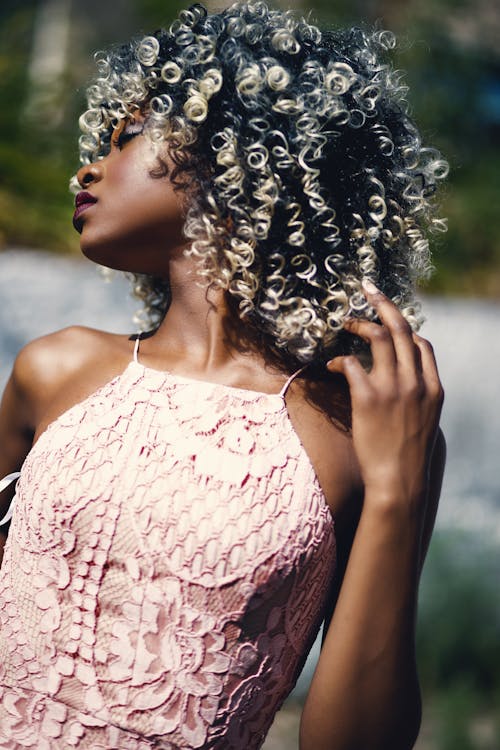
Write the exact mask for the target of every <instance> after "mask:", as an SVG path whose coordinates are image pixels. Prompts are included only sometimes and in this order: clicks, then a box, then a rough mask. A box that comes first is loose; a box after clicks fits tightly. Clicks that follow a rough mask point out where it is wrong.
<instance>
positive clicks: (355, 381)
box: [326, 354, 366, 387]
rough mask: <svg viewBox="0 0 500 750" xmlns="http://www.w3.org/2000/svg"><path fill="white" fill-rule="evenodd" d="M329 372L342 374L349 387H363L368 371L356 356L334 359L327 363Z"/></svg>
mask: <svg viewBox="0 0 500 750" xmlns="http://www.w3.org/2000/svg"><path fill="white" fill-rule="evenodd" d="M326 368H327V370H328V371H329V372H340V373H342V375H344V377H345V378H346V380H347V382H348V383H349V386H350V387H352V386H356V385H361V383H364V382H365V380H366V371H365V369H364V367H363V365H362V364H361V362H360V361H359V360H358V359H357V357H355V356H354V355H352V354H350V355H346V356H341V357H334V359H331V360H330V361H329V362H327V363H326Z"/></svg>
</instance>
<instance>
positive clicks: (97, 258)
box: [80, 239, 168, 278]
mask: <svg viewBox="0 0 500 750" xmlns="http://www.w3.org/2000/svg"><path fill="white" fill-rule="evenodd" d="M80 249H81V251H82V254H83V255H84V256H85V257H86V258H88V259H89V260H91V261H92V262H93V263H97V264H98V265H100V266H105V267H106V268H112V269H113V270H114V271H124V272H126V273H141V274H146V275H148V276H158V277H160V278H168V272H167V270H166V269H165V268H162V267H161V264H159V263H158V259H157V258H155V259H151V258H150V259H148V258H144V257H143V258H138V257H137V252H134V253H133V254H132V253H130V254H128V253H126V252H124V251H123V248H120V249H114V248H110V247H109V245H107V246H106V247H96V246H95V245H93V244H90V243H86V242H84V241H83V239H82V240H81V241H80ZM148 260H149V262H148ZM155 261H156V262H155Z"/></svg>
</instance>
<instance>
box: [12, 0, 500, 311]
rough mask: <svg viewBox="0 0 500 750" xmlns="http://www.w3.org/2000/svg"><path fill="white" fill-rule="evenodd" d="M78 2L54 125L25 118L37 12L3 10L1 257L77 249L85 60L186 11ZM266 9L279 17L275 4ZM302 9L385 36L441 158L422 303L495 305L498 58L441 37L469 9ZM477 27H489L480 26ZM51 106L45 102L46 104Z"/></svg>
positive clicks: (433, 1)
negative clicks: (440, 297) (443, 225)
mask: <svg viewBox="0 0 500 750" xmlns="http://www.w3.org/2000/svg"><path fill="white" fill-rule="evenodd" d="M89 2H90V3H91V5H92V4H93V15H95V18H93V22H92V24H87V25H85V24H82V21H83V20H84V19H83V16H82V17H81V18H80V17H79V14H80V13H81V12H82V7H83V6H81V5H79V4H77V3H76V2H73V9H72V14H73V25H74V33H75V36H74V40H73V43H72V55H71V58H70V61H71V65H68V69H67V71H66V73H65V74H64V79H63V80H62V81H60V85H59V87H58V91H57V92H56V93H55V94H54V95H53V97H54V98H53V99H52V101H51V107H52V109H53V110H56V111H57V112H59V114H60V116H59V117H58V118H56V119H57V122H55V123H52V122H50V121H49V120H47V119H46V118H45V117H44V115H43V112H39V113H38V115H37V116H34V115H33V112H31V113H29V111H27V108H26V104H27V101H28V99H29V93H30V91H29V76H28V68H29V63H30V54H31V50H32V38H33V31H34V28H35V25H36V23H37V21H36V19H37V16H36V15H35V12H36V9H37V6H39V4H37V3H36V2H35V0H27V1H26V2H24V3H17V2H14V0H6V2H4V3H2V7H1V9H0V96H1V97H2V107H0V143H1V144H2V146H1V147H0V246H1V245H2V244H4V245H16V244H23V245H30V246H34V247H44V248H49V249H52V250H61V251H71V250H75V249H76V248H77V238H76V237H75V235H74V231H73V229H72V227H71V221H70V220H71V197H70V196H69V194H68V192H67V185H68V179H69V177H70V175H71V174H72V173H73V172H74V171H75V169H76V165H77V162H76V160H77V148H76V143H77V138H78V127H77V115H78V113H79V112H80V111H82V109H83V106H84V105H83V90H84V87H85V82H86V80H87V79H88V77H89V75H91V70H92V68H91V65H90V63H89V60H90V56H91V53H92V51H93V50H95V49H97V48H99V47H101V46H103V45H104V46H107V45H109V44H110V43H111V42H112V41H122V40H124V39H127V38H129V37H130V36H132V35H134V34H136V33H138V32H139V31H147V30H149V29H153V28H157V27H159V26H161V25H165V24H167V23H168V22H169V21H170V20H172V19H173V18H174V17H175V15H176V14H177V12H178V11H179V10H180V9H181V8H182V7H185V5H187V4H188V3H185V2H183V1H182V0H118V11H119V12H117V11H116V6H115V4H112V5H113V7H111V6H110V5H109V4H105V3H104V4H102V3H101V4H100V3H98V2H97V0H89ZM308 3H310V5H308ZM275 4H276V5H278V6H280V7H286V6H287V2H286V0H279V1H277V2H276V3H275ZM222 5H224V4H222ZM291 5H293V6H294V7H295V5H296V4H295V3H293V4H291ZM85 7H86V6H85ZM211 7H214V6H211ZM216 7H219V6H216ZM308 7H311V8H312V11H311V18H312V20H313V21H316V22H318V23H320V25H339V24H349V23H356V24H358V25H359V24H361V25H365V26H368V27H371V26H372V25H373V24H374V23H378V24H379V25H380V26H381V27H387V28H391V29H393V30H394V31H396V34H397V36H398V38H399V41H400V46H399V50H398V51H397V52H396V53H395V55H394V62H395V65H396V67H398V68H402V69H404V70H406V71H407V75H406V78H407V81H408V84H409V86H410V99H411V101H412V106H413V113H414V116H415V119H416V121H417V122H418V124H419V126H420V127H421V129H422V131H423V133H424V139H425V141H427V142H429V143H431V144H433V145H437V146H438V147H440V148H441V149H442V151H443V153H444V155H445V157H446V158H447V159H448V160H449V162H450V166H451V175H450V179H449V184H448V187H447V189H446V191H445V192H444V193H443V196H442V210H441V215H443V216H447V217H448V219H449V232H448V234H447V235H444V236H438V237H437V238H435V239H434V240H433V243H434V244H433V248H434V263H435V265H436V267H437V270H438V272H437V274H436V275H435V276H434V277H433V278H432V279H431V280H430V282H428V284H427V287H426V291H427V292H439V293H446V292H450V293H455V294H485V295H488V296H495V297H498V296H500V240H499V238H498V231H497V227H498V218H497V215H498V208H497V207H498V206H499V205H500V182H499V180H498V174H499V171H500V154H499V153H498V149H497V147H496V143H497V141H498V135H499V133H500V122H498V121H497V122H495V121H494V118H493V120H492V119H491V117H490V119H488V114H487V112H485V107H484V100H485V96H484V94H485V91H486V89H485V87H487V85H488V81H493V82H495V81H496V82H497V84H498V79H499V73H498V69H499V65H498V48H497V47H494V45H493V46H491V45H490V47H489V48H488V47H486V46H485V45H482V40H483V36H484V37H485V38H486V37H487V34H486V33H485V34H482V33H481V28H480V25H479V27H478V28H479V32H478V34H477V39H476V43H475V44H470V45H469V46H468V47H467V48H466V47H464V46H462V45H460V44H459V43H458V42H456V41H453V38H452V34H451V32H450V28H451V19H452V18H453V19H455V18H456V14H457V13H458V12H460V13H462V14H464V13H469V15H470V16H471V18H472V17H474V19H475V22H476V21H477V16H478V12H476V7H475V5H474V4H473V3H472V0H461V1H460V3H457V2H456V0H418V2H417V0H408V2H407V3H404V4H401V3H398V2H396V0H336V2H335V3H334V4H332V3H330V2H328V0H317V1H316V2H314V3H313V2H311V0H304V6H303V7H302V10H303V11H304V12H307V11H308ZM498 15H499V17H500V9H499V10H498ZM485 18H486V17H485ZM488 19H489V20H488ZM484 23H486V24H488V23H490V24H491V17H487V19H486V21H484ZM499 24H500V21H499ZM487 30H488V29H486V28H485V31H487ZM486 93H487V91H486ZM50 95H51V94H50V92H47V96H48V97H49V99H50Z"/></svg>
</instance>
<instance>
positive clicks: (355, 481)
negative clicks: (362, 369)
mask: <svg viewBox="0 0 500 750" xmlns="http://www.w3.org/2000/svg"><path fill="white" fill-rule="evenodd" d="M287 408H288V413H289V416H290V420H291V422H292V425H293V427H294V429H295V431H296V432H297V434H298V436H299V438H300V440H301V442H302V445H303V446H304V449H305V450H306V453H307V454H308V456H309V459H310V461H311V464H312V466H313V468H314V470H315V473H316V476H317V478H318V480H319V483H320V485H321V488H322V490H323V494H324V496H325V499H326V501H327V503H328V506H329V508H330V511H331V513H332V516H333V518H334V519H335V522H336V524H337V526H339V525H341V526H346V527H348V526H351V525H352V524H353V523H355V521H356V520H357V515H358V512H359V509H360V506H361V501H362V496H363V483H362V479H361V473H360V469H359V464H358V461H357V457H356V453H355V451H354V448H353V444H352V434H351V429H350V426H351V405H350V398H349V388H348V385H347V382H346V380H345V378H344V377H343V376H339V375H337V374H335V375H332V374H330V373H326V372H325V374H324V377H321V378H319V379H318V378H314V379H308V378H304V379H300V380H299V379H297V380H296V381H294V383H293V384H292V387H291V388H290V391H289V393H288V395H287Z"/></svg>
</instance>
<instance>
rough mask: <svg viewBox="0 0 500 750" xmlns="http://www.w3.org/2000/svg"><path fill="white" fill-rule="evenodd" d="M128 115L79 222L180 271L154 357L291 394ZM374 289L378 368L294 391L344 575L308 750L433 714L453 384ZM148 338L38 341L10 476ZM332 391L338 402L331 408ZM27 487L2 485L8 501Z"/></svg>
mask: <svg viewBox="0 0 500 750" xmlns="http://www.w3.org/2000/svg"><path fill="white" fill-rule="evenodd" d="M136 124H137V123H136ZM127 127H129V126H125V131H124V132H125V137H122V139H121V140H120V135H121V131H120V130H117V131H115V133H114V135H113V141H112V146H111V151H110V153H109V154H108V156H106V157H105V158H104V159H102V160H101V161H99V162H97V163H96V164H92V165H89V166H85V167H82V169H81V170H80V171H79V173H78V179H79V182H80V184H81V186H82V189H84V190H87V191H89V192H90V193H91V194H92V195H93V196H94V197H96V198H97V199H98V200H97V203H96V204H94V205H92V206H91V207H90V208H88V209H87V210H86V211H84V212H83V213H82V215H81V217H80V219H79V221H78V222H77V228H78V230H79V231H80V232H81V246H82V251H83V252H84V253H85V255H87V257H89V258H91V259H92V260H95V261H97V262H100V263H105V264H106V265H108V266H110V267H113V268H119V269H126V270H129V271H136V272H149V273H154V274H155V275H165V277H168V278H169V280H170V285H171V290H172V304H171V307H170V308H169V311H168V314H167V315H166V317H165V319H164V321H163V322H162V324H161V325H160V328H159V329H158V331H157V332H156V333H155V334H154V335H153V336H151V337H150V338H147V339H145V340H144V341H143V342H142V343H141V349H140V361H141V362H142V363H143V364H144V365H146V366H147V367H152V368H156V369H167V370H171V371H174V372H177V373H179V374H181V375H187V376H189V377H192V378H199V379H201V380H208V381H213V382H219V383H224V384H225V385H229V386H235V387H240V388H248V389H250V390H256V391H261V392H266V393H277V392H278V391H279V390H280V388H281V387H282V385H283V383H284V382H285V379H286V377H287V375H288V373H285V372H283V371H282V370H280V369H278V368H277V367H276V366H275V365H274V366H273V365H272V364H270V363H269V361H268V360H267V359H266V357H265V356H264V353H263V352H259V351H255V350H254V349H251V348H248V349H239V348H235V346H234V345H233V344H232V341H231V339H230V338H229V337H228V336H227V321H228V317H230V315H231V313H230V309H229V307H228V304H227V301H226V298H225V296H224V293H223V292H222V291H220V290H218V291H215V290H213V289H204V288H202V287H200V285H199V284H198V283H197V280H196V275H195V268H194V266H193V262H192V261H191V260H190V259H188V258H186V257H184V255H183V253H182V250H183V240H182V233H181V228H182V218H183V205H184V200H187V198H186V196H181V195H180V194H179V192H176V191H174V190H173V188H172V186H171V184H170V182H169V179H168V176H163V177H154V176H152V174H151V168H152V167H154V160H153V159H152V151H151V146H150V144H149V142H148V140H147V138H146V137H145V136H144V135H143V134H141V132H140V128H137V127H135V128H131V127H129V130H128V132H127ZM122 128H123V126H122ZM167 164H168V160H167ZM366 294H367V297H368V299H369V302H370V303H371V304H372V305H373V306H374V307H375V308H376V309H377V312H378V315H379V317H380V320H381V321H382V324H383V325H376V324H373V323H370V322H368V321H357V322H353V323H350V324H349V328H350V330H352V332H353V333H354V332H355V333H357V334H358V335H360V336H362V337H363V338H366V340H367V341H369V343H370V346H371V350H372V355H373V363H374V364H373V367H372V369H371V370H370V372H367V371H366V370H365V369H364V368H363V367H362V365H361V364H360V363H359V361H358V360H357V359H356V358H355V357H352V356H350V357H338V358H335V359H334V360H332V361H331V362H330V363H329V364H328V373H325V375H326V377H325V378H324V379H323V380H322V381H321V383H319V384H315V388H316V391H318V396H319V397H318V398H317V399H316V400H315V401H314V400H311V399H310V398H308V392H309V391H308V389H309V386H310V385H311V384H310V383H309V380H308V375H307V371H306V372H305V373H304V375H303V376H301V377H299V378H297V379H296V380H295V381H294V382H293V383H292V386H291V387H290V389H289V391H288V393H287V398H286V401H287V408H288V412H289V415H290V419H291V421H292V424H293V426H294V428H295V430H296V431H297V433H298V435H299V438H300V440H301V441H302V443H303V445H304V447H305V449H306V451H307V453H308V455H309V457H310V459H311V462H312V464H313V466H314V468H315V470H316V473H317V476H318V479H319V481H320V484H321V486H322V488H323V491H324V494H325V497H326V500H327V502H328V505H329V507H330V510H331V512H332V515H333V517H334V519H335V524H336V535H337V539H338V567H339V575H338V576H337V577H336V581H335V589H334V590H333V591H332V594H331V601H330V607H329V612H327V613H325V614H326V619H327V622H329V626H328V628H327V632H326V635H325V637H324V643H323V649H322V652H321V656H320V659H319V663H318V666H317V669H316V672H315V675H314V678H313V681H312V685H311V688H310V692H309V695H308V698H307V701H306V704H305V707H304V711H303V716H302V722H301V731H300V748H301V750H323V748H324V749H325V750H347V749H349V750H350V749H351V748H352V749H353V750H354V749H356V750H372V749H373V750H375V749H377V750H378V748H398V750H405V748H410V747H412V746H413V744H414V741H415V737H416V735H417V733H418V728H419V722H420V696H419V687H418V678H417V672H416V666H415V650H414V625H415V614H416V599H417V588H418V578H419V574H420V571H421V567H422V564H423V560H424V557H425V552H426V549H427V545H428V543H429V538H430V534H431V531H432V526H433V523H434V517H435V513H436V508H437V501H438V497H439V492H440V487H441V481H442V474H443V468H444V460H445V442H444V438H443V435H442V433H441V432H440V430H439V428H438V424H439V416H440V412H441V407H442V403H443V389H442V386H441V384H440V381H439V376H438V373H437V368H436V363H435V360H434V356H433V353H432V348H431V346H430V344H429V343H428V342H427V341H425V339H423V338H421V337H420V336H417V335H416V334H413V333H412V332H411V330H410V329H409V326H408V324H407V323H406V322H405V320H404V319H403V317H402V316H401V314H400V312H399V311H398V309H397V308H396V307H395V305H394V304H393V303H392V302H391V301H390V300H388V299H387V298H386V297H384V295H382V294H381V293H379V292H376V291H375V293H373V292H370V291H366ZM242 335H243V330H242ZM132 349H133V342H132V341H131V340H130V339H129V337H127V336H121V335H116V334H110V333H105V332H103V331H96V330H92V329H88V328H81V327H73V328H69V329H65V330H63V331H59V332H57V333H54V334H50V335H48V336H45V337H43V338H41V339H38V340H36V341H34V342H32V343H31V344H29V345H28V346H27V347H25V348H24V349H23V350H22V351H21V352H20V354H19V355H18V357H17V359H16V362H15V365H14V370H13V373H12V376H11V378H10V380H9V383H8V385H7V388H6V391H5V394H4V397H3V400H2V403H1V406H0V444H1V446H2V450H0V476H4V475H5V474H7V473H9V472H11V471H14V470H16V469H18V468H20V466H21V464H22V462H23V460H24V458H25V456H26V454H27V452H28V451H29V449H30V447H31V445H32V443H33V442H34V441H36V440H37V439H38V437H39V436H40V434H41V433H42V432H43V431H44V430H45V429H46V427H47V425H48V424H50V423H51V422H52V421H53V420H55V419H57V418H58V417H59V416H60V415H61V414H62V413H63V412H64V411H66V410H67V409H68V408H70V407H71V406H73V405H74V404H75V403H78V402H79V401H81V400H83V399H84V398H85V397H86V396H88V395H90V394H91V393H93V392H94V391H95V390H96V389H97V388H99V387H100V386H102V385H103V384H104V383H106V382H109V381H110V380H111V379H112V378H113V377H115V376H116V375H117V374H119V373H120V372H122V371H123V370H124V369H125V367H126V366H127V364H128V362H129V361H130V359H131V357H132ZM345 394H348V396H350V400H349V401H348V403H349V408H350V410H351V420H352V430H351V431H346V430H345V429H341V427H340V426H339V424H340V421H339V420H337V419H336V418H335V417H336V412H335V410H336V407H335V408H334V407H333V405H334V404H336V403H337V402H340V401H344V402H345V401H346V399H345ZM319 402H322V403H324V404H330V405H332V408H331V409H329V408H326V409H321V408H319V407H318V403H319ZM11 494H12V492H11V491H10V492H9V491H7V492H4V493H3V497H1V498H0V513H1V512H2V510H3V508H4V507H6V506H7V503H8V499H9V495H11Z"/></svg>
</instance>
